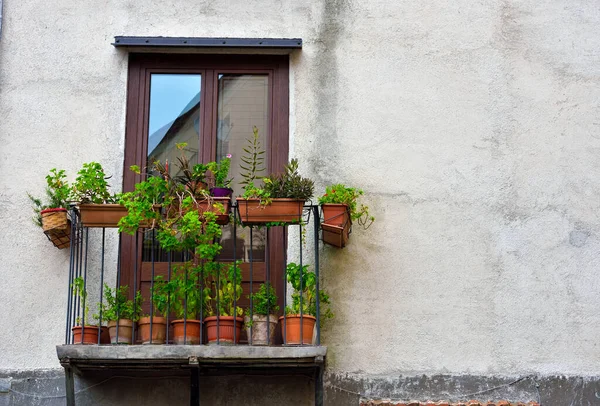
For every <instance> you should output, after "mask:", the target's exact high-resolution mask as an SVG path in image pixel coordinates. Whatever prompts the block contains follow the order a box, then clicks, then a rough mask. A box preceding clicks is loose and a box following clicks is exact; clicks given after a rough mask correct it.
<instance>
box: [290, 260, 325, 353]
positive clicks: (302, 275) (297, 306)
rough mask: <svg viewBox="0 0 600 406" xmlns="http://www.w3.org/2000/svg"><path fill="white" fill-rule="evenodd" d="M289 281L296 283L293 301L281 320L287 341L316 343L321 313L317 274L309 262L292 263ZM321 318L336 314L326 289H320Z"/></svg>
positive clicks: (291, 342) (294, 343) (295, 343)
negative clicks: (309, 268) (330, 307)
mask: <svg viewBox="0 0 600 406" xmlns="http://www.w3.org/2000/svg"><path fill="white" fill-rule="evenodd" d="M286 274H287V281H288V283H290V284H291V285H292V288H293V293H292V303H291V305H289V306H286V308H285V317H284V316H282V317H280V318H279V320H280V321H281V334H282V336H283V338H284V341H285V344H291V345H298V344H312V339H313V331H314V327H315V322H316V320H317V319H316V315H317V286H316V285H317V276H316V275H315V273H314V272H311V271H309V270H308V265H303V266H302V267H301V266H300V265H297V264H295V263H293V262H292V263H289V264H288V265H287V268H286ZM318 295H319V305H320V311H321V314H320V317H321V322H323V321H324V320H325V319H328V318H330V317H333V313H332V312H331V310H330V309H329V308H328V305H329V304H330V302H329V296H328V295H327V294H326V293H325V291H323V290H322V289H321V290H319V292H318Z"/></svg>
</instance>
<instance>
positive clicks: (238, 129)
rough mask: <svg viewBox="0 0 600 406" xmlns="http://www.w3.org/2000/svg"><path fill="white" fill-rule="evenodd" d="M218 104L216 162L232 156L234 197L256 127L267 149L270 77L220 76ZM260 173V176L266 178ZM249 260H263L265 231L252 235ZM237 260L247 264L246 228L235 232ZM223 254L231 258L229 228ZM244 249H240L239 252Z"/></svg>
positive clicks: (248, 244) (228, 228) (231, 247)
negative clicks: (247, 148)
mask: <svg viewBox="0 0 600 406" xmlns="http://www.w3.org/2000/svg"><path fill="white" fill-rule="evenodd" d="M218 80H219V82H218V92H219V93H218V101H217V151H216V157H217V160H219V159H221V158H222V157H224V156H226V155H227V154H231V155H232V157H231V169H230V173H229V174H230V176H232V177H233V178H234V182H233V184H232V189H233V193H234V196H239V195H241V194H242V193H243V187H242V186H241V185H240V182H241V181H242V177H241V169H240V163H241V159H240V158H241V156H242V154H243V148H245V147H246V145H247V140H248V139H249V138H251V137H252V136H253V131H252V129H253V128H254V127H255V126H256V127H257V128H258V133H259V136H260V142H261V146H262V148H263V150H266V148H267V129H268V123H269V77H268V76H267V75H239V74H221V75H219V77H218ZM264 157H265V161H264V166H265V168H268V167H269V162H268V154H264ZM267 174H268V173H266V171H265V173H261V174H259V176H266V175H267ZM252 237H253V238H252V245H253V250H252V257H253V258H252V259H253V260H254V261H257V262H263V261H264V260H265V229H264V228H260V229H258V228H255V229H254V230H253V235H252ZM237 239H238V241H237V243H236V246H237V250H238V252H237V253H236V257H237V258H240V257H241V258H244V259H245V260H246V261H249V260H250V231H249V228H243V229H242V228H239V229H238V231H237ZM221 245H222V246H223V250H222V252H221V255H220V259H222V260H228V259H232V258H233V233H232V227H231V226H227V227H224V228H223V237H222V239H221ZM242 247H243V248H242Z"/></svg>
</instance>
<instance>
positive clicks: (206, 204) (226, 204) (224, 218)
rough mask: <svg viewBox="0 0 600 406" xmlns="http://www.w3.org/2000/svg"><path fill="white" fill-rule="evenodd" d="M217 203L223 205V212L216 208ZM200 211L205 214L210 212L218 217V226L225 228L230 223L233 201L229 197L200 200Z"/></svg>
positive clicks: (198, 204) (198, 205)
mask: <svg viewBox="0 0 600 406" xmlns="http://www.w3.org/2000/svg"><path fill="white" fill-rule="evenodd" d="M215 203H220V204H222V205H223V210H220V209H219V208H218V207H215V206H214V204H215ZM197 207H198V211H199V212H200V213H204V212H205V211H210V212H212V213H215V214H216V215H217V224H219V225H222V226H224V225H225V224H228V223H229V210H230V207H231V199H230V198H229V197H213V198H212V199H210V200H208V199H204V200H198V203H197Z"/></svg>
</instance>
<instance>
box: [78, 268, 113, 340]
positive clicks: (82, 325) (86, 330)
mask: <svg viewBox="0 0 600 406" xmlns="http://www.w3.org/2000/svg"><path fill="white" fill-rule="evenodd" d="M71 289H72V291H73V301H74V303H76V302H77V298H79V304H80V306H81V315H82V316H83V318H82V317H80V316H77V318H76V319H75V323H76V324H77V325H76V326H74V327H73V328H71V331H72V332H73V344H98V341H100V344H107V343H108V342H109V340H110V339H109V338H108V329H106V328H105V327H101V326H99V325H94V324H91V323H90V324H87V323H89V322H90V321H92V319H91V318H90V315H89V305H88V303H86V299H87V291H86V289H85V281H84V280H83V277H81V276H79V277H77V278H75V279H74V280H73V283H72V284H71ZM98 337H100V340H98Z"/></svg>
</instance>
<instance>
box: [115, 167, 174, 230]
mask: <svg viewBox="0 0 600 406" xmlns="http://www.w3.org/2000/svg"><path fill="white" fill-rule="evenodd" d="M167 192H168V184H167V181H166V180H165V179H163V178H161V177H158V176H151V177H148V179H147V180H145V181H142V182H139V183H137V184H136V185H135V190H134V191H133V192H127V193H123V194H122V195H121V198H120V200H119V203H120V204H122V205H123V206H125V208H126V209H127V216H125V217H123V218H122V219H121V220H120V221H119V231H120V232H126V233H128V234H131V235H134V234H135V232H136V231H137V229H138V228H139V227H140V224H142V223H146V224H150V225H154V224H156V222H158V221H160V219H161V213H160V209H159V207H160V206H162V205H163V204H165V203H166V200H167V199H168V195H167Z"/></svg>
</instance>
